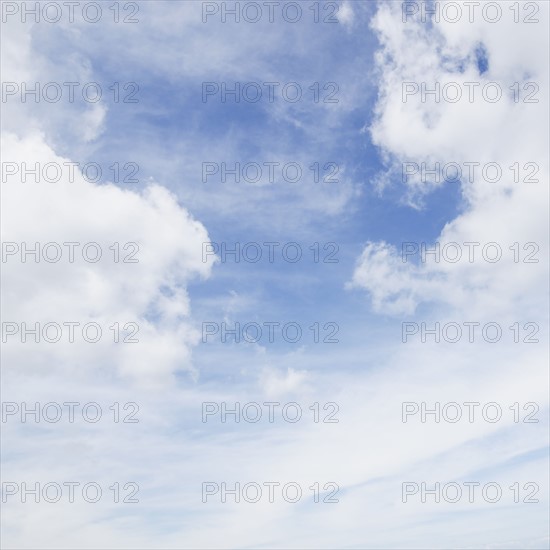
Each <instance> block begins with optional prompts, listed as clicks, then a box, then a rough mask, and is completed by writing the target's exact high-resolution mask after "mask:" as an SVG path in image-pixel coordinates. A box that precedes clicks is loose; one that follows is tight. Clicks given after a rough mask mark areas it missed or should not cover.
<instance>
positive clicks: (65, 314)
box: [2, 133, 213, 381]
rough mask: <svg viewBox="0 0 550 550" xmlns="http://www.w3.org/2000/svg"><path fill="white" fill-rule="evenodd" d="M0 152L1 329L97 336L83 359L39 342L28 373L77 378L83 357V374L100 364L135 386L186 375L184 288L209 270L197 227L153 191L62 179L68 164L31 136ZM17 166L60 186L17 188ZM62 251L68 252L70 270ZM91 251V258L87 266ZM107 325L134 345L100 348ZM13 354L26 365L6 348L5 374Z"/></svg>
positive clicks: (12, 139)
mask: <svg viewBox="0 0 550 550" xmlns="http://www.w3.org/2000/svg"><path fill="white" fill-rule="evenodd" d="M3 145H4V149H3V154H4V158H5V159H6V160H7V159H9V162H10V163H12V164H11V166H12V169H16V170H17V174H14V175H13V176H10V177H9V178H8V181H7V184H5V185H4V188H3V200H4V201H5V202H4V204H9V205H10V208H5V209H4V212H3V216H2V234H3V239H4V251H5V252H6V253H7V255H6V257H5V258H4V262H5V263H4V266H3V268H4V269H3V272H4V273H3V275H4V280H5V283H6V288H9V289H10V291H9V292H6V294H5V296H4V319H5V320H6V321H11V322H23V321H27V323H28V324H30V321H31V320H34V321H35V322H41V323H46V322H50V321H51V322H54V321H56V320H57V322H59V323H61V322H62V321H65V320H73V321H78V322H80V323H81V324H85V323H87V322H89V321H95V322H99V324H100V325H101V326H102V328H103V330H104V332H105V333H107V334H104V336H103V338H102V342H103V345H102V344H101V342H99V343H98V344H85V343H84V345H85V346H86V345H87V346H88V347H87V349H86V351H84V349H83V348H82V347H81V346H74V345H72V346H71V345H70V344H66V345H65V346H63V345H60V344H59V343H57V344H56V345H55V346H51V345H49V346H48V344H47V343H44V342H43V343H42V344H41V346H40V347H36V354H37V356H36V357H35V358H34V359H35V360H36V362H37V363H38V365H37V368H44V367H45V365H47V364H49V365H52V364H56V365H58V366H59V367H64V368H67V369H73V368H77V367H76V362H77V358H78V357H79V354H83V353H84V354H86V355H88V357H89V358H90V361H89V365H90V368H93V365H94V364H98V363H99V364H100V365H101V364H104V362H105V361H107V358H108V357H110V358H111V361H110V362H111V363H112V365H113V368H114V369H115V370H118V373H117V374H119V375H121V374H123V375H124V376H126V377H128V378H131V379H137V380H139V379H140V378H144V379H147V380H149V381H151V380H155V379H162V378H165V377H166V376H169V375H170V374H171V373H173V372H174V371H176V370H178V369H181V370H189V369H190V368H191V363H190V357H189V355H190V348H191V347H192V346H193V345H194V344H196V343H197V340H198V335H197V334H196V331H194V330H193V329H192V327H191V325H190V323H189V322H188V318H189V315H190V304H189V298H188V295H187V292H186V285H187V283H188V282H189V281H190V280H191V279H193V278H195V277H200V278H205V277H208V276H209V274H210V270H211V267H212V263H213V262H212V261H210V262H208V263H206V262H203V261H202V244H203V243H204V242H208V234H207V231H206V229H205V228H204V226H202V225H201V224H200V223H199V222H197V221H196V220H194V219H193V218H192V217H191V215H190V214H189V213H188V212H187V211H186V210H185V209H184V208H183V207H181V206H180V205H179V204H178V203H177V201H176V199H175V197H174V196H173V195H172V194H171V193H170V192H168V191H167V190H166V189H165V188H163V187H162V186H160V185H158V184H152V185H149V186H148V187H146V188H145V189H143V190H142V191H141V192H140V193H137V192H133V191H128V190H122V189H120V188H119V187H117V186H115V185H113V184H105V185H97V184H94V183H90V182H89V181H86V180H85V179H84V177H83V176H82V174H81V173H80V172H79V170H78V168H76V167H74V166H73V173H72V174H71V173H70V170H69V168H70V161H69V159H66V158H63V157H61V156H58V155H56V154H55V152H54V151H53V150H52V149H51V148H50V147H49V146H48V145H47V143H45V141H44V138H43V136H41V135H39V134H33V135H29V136H26V137H24V138H19V137H18V136H16V135H14V134H11V133H10V134H4V135H3ZM24 163H25V164H26V168H29V169H34V168H35V167H36V165H38V167H39V170H40V171H41V172H42V170H43V169H44V167H45V166H48V165H49V166H50V168H49V169H50V170H51V172H50V174H51V178H53V177H54V174H58V172H57V170H58V169H61V170H62V172H61V174H60V176H61V177H60V179H59V181H55V182H47V181H44V180H42V181H40V182H38V183H36V182H35V181H34V179H33V177H32V176H27V179H26V182H23V177H22V171H23V165H24ZM49 163H50V164H49ZM51 178H50V179H51ZM71 180H72V181H71ZM67 242H74V243H78V244H76V245H74V247H73V253H74V258H73V261H71V255H70V246H69V245H66V244H63V243H67ZM8 243H13V244H8ZM36 243H38V255H33V254H32V253H31V254H24V253H23V252H24V251H25V250H28V249H36V247H37V244H36ZM47 243H53V244H51V245H49V246H45V245H47ZM87 243H97V245H90V246H89V247H87V246H86V245H87ZM115 243H118V244H115ZM128 243H132V244H128ZM10 251H13V254H11V253H10ZM88 251H89V253H88ZM98 251H99V253H100V254H101V257H100V258H99V259H98V260H97V261H95V258H96V255H97V253H98ZM48 258H49V259H50V260H49V261H48ZM52 260H53V261H52ZM126 260H127V262H126ZM113 322H123V323H128V322H133V323H137V325H139V327H140V328H139V330H140V334H139V340H140V342H142V343H143V345H139V346H138V345H132V344H128V345H126V346H124V345H123V346H121V345H120V344H119V345H110V346H105V344H104V342H105V339H106V338H109V339H111V340H113V334H109V333H110V331H109V329H108V327H109V326H110V325H112V323H113ZM30 338H31V340H32V337H30ZM13 340H16V339H15V338H13V337H12V338H10V341H13ZM81 343H82V342H81ZM15 349H18V350H19V351H20V352H22V351H23V350H25V349H27V351H26V352H25V355H26V357H27V358H29V355H28V346H23V344H21V345H20V346H17V345H15V346H12V345H10V346H8V347H7V350H6V352H7V358H8V359H9V363H10V365H11V366H9V367H8V368H22V367H21V366H20V365H19V366H17V365H18V363H19V361H17V360H16V358H17V356H12V355H11V353H16V351H15ZM40 357H42V359H39V358H40ZM56 358H57V360H56ZM112 358H115V360H114V361H112ZM29 359H30V358H29ZM33 362H34V360H31V361H30V363H33ZM114 365H117V366H114ZM78 368H81V367H78Z"/></svg>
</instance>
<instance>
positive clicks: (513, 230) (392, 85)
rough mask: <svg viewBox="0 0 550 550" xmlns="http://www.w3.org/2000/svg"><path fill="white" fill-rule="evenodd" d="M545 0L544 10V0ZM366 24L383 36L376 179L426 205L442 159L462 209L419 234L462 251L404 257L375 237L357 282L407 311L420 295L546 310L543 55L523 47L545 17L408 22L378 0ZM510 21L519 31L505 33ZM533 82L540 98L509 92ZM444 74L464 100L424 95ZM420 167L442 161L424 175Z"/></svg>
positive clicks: (537, 44)
mask: <svg viewBox="0 0 550 550" xmlns="http://www.w3.org/2000/svg"><path fill="white" fill-rule="evenodd" d="M540 9H541V20H543V19H544V17H545V16H547V9H548V6H547V5H544V6H543V5H542V4H541V5H540ZM542 12H544V13H542ZM371 26H372V28H373V29H374V31H375V32H376V33H377V35H378V37H379V40H380V43H381V48H380V49H379V51H378V52H377V54H376V63H377V68H378V74H379V98H378V101H377V104H376V106H375V117H374V120H373V122H372V124H371V125H370V127H369V131H370V134H371V136H372V140H373V143H375V144H376V145H377V146H378V147H379V150H380V154H381V156H382V157H383V158H384V159H385V162H386V166H387V171H386V172H385V173H384V174H379V176H378V178H377V180H376V181H377V183H378V184H380V183H382V187H384V186H387V185H391V186H393V187H394V188H397V189H400V190H402V196H403V202H405V203H408V204H411V205H413V206H415V207H416V208H422V207H423V197H425V196H426V195H427V194H429V193H431V192H432V191H433V190H434V189H436V188H437V187H440V186H442V185H445V184H446V182H445V170H444V168H443V167H445V165H448V168H447V179H451V180H453V179H454V180H459V183H460V187H461V194H462V197H463V201H464V205H463V208H462V213H461V214H460V215H458V216H457V217H456V218H455V219H452V220H449V221H448V222H447V224H446V225H445V226H444V228H443V230H442V231H441V234H440V235H439V236H438V237H437V239H436V242H437V243H439V245H436V244H435V242H427V243H424V244H425V245H426V246H427V247H428V248H433V247H434V246H440V247H441V248H443V247H445V245H449V246H448V247H447V248H445V251H447V250H450V248H449V247H452V246H454V245H453V243H458V244H459V246H460V247H461V252H460V253H461V257H460V258H459V259H458V260H456V261H454V257H455V254H454V252H453V254H449V257H451V260H452V261H445V260H446V258H442V259H441V258H440V259H436V258H435V256H433V255H428V256H427V257H426V261H425V262H423V263H420V262H419V261H418V260H419V259H420V254H418V255H417V256H415V257H413V259H412V260H411V258H410V257H409V262H408V263H406V264H402V263H401V262H402V255H401V250H397V249H396V248H392V247H389V246H387V245H385V244H384V243H370V244H369V245H368V246H367V247H366V248H365V251H364V253H363V255H362V257H361V258H360V259H359V261H358V264H357V268H356V271H355V273H354V276H353V283H352V284H353V285H355V286H363V287H364V288H366V289H367V290H368V291H369V292H370V294H371V296H372V299H373V305H374V307H375V308H376V309H377V310H378V311H380V310H384V311H386V312H388V313H410V312H411V311H414V309H415V308H416V307H417V305H418V304H419V303H421V302H426V301H440V302H442V303H446V304H451V305H452V306H454V307H460V304H461V303H463V304H468V307H469V308H470V307H474V308H476V310H477V311H479V312H481V313H482V312H485V313H489V312H491V313H492V314H495V313H504V312H505V311H506V310H510V307H511V306H512V308H513V307H514V306H518V307H520V306H521V307H522V308H524V309H523V311H531V312H535V311H537V313H538V315H539V316H541V317H543V318H544V311H545V308H546V303H547V297H546V296H543V297H541V296H540V289H541V288H545V285H544V281H545V280H546V278H547V277H548V263H547V255H546V254H545V251H546V250H547V247H548V231H547V217H548V209H547V205H548V181H549V180H548V174H549V171H548V160H547V155H546V151H547V150H548V146H549V144H548V137H547V131H546V130H547V129H546V122H545V121H546V120H548V105H547V102H546V101H544V100H543V99H542V98H544V97H546V94H547V92H548V89H547V82H548V66H547V64H546V62H545V61H546V60H545V59H543V57H544V56H534V55H529V54H528V53H527V52H528V51H539V50H545V49H547V41H548V37H547V36H546V33H545V31H544V26H543V25H542V23H540V24H538V25H517V24H515V23H514V21H513V18H512V17H508V18H503V20H502V21H500V22H499V23H498V24H490V23H486V22H484V21H483V19H482V18H481V17H477V18H476V19H475V22H474V23H469V22H468V21H467V19H466V18H465V20H463V21H462V22H461V23H450V22H446V21H445V20H442V21H441V22H440V23H433V24H429V23H426V22H423V21H422V20H421V17H420V15H418V16H417V17H413V18H409V20H408V21H407V22H403V20H402V5H401V4H400V3H396V2H393V3H392V2H388V3H383V4H381V6H380V9H379V10H378V12H377V14H376V16H375V17H374V18H373V20H372V23H371ZM511 33H514V36H517V38H518V39H517V41H516V40H514V41H511V40H509V39H508V37H509V35H510V34H511ZM480 45H482V46H483V47H482V50H483V52H484V56H485V57H486V59H487V70H486V71H483V72H482V71H480V69H479V66H478V57H476V52H478V51H479V49H480ZM530 82H534V83H535V84H536V86H538V88H537V90H538V92H537V93H538V95H537V98H538V100H537V102H536V103H529V102H524V99H525V98H526V96H525V95H521V96H518V95H517V93H516V92H514V90H516V89H520V90H522V92H521V94H525V93H526V92H525V90H530V91H533V90H534V89H535V88H532V85H531V84H529V83H530ZM468 83H477V86H475V87H474V86H472V87H471V88H469V87H468ZM515 83H517V84H515ZM446 85H450V86H451V87H452V89H453V90H457V89H458V90H460V93H461V94H462V96H461V99H460V100H459V101H456V102H454V101H446V100H445V98H444V94H443V93H441V94H440V95H441V97H440V98H439V101H435V96H434V95H433V94H432V95H429V94H428V95H426V96H424V97H423V94H422V87H423V86H425V88H426V89H427V90H434V89H435V87H436V86H439V89H440V91H441V90H443V89H444V88H445V86H446ZM488 85H489V86H490V87H495V89H496V87H499V88H500V89H501V90H502V97H501V99H500V100H499V101H496V102H491V101H487V100H486V99H485V96H484V94H483V90H484V89H486V88H485V87H486V86H488ZM405 86H409V87H408V88H405ZM511 88H512V89H511ZM447 89H448V90H450V89H451V88H447ZM470 89H471V90H474V91H472V93H473V94H474V95H473V96H472V101H470V95H469V94H470V91H469V90H470ZM404 90H406V91H410V93H409V94H407V93H405V92H404ZM514 93H516V95H515V96H514ZM447 97H451V93H450V92H449V95H448V96H447ZM452 97H453V98H454V95H452ZM487 97H493V96H492V95H489V94H488V93H487ZM405 163H408V164H407V167H408V168H407V169H405V168H404V164H405ZM469 163H476V164H469ZM489 163H492V164H489ZM514 163H518V166H520V167H521V170H522V172H521V176H520V178H519V180H520V181H515V179H514V178H515V177H516V176H515V175H514V172H513V170H512V167H511V165H513V164H514ZM527 163H531V165H530V166H527V167H526V164H527ZM457 166H458V170H460V172H458V171H457V168H456V167H457ZM422 167H424V168H425V169H427V170H432V171H434V170H435V172H437V173H436V174H432V175H431V176H430V175H427V176H426V175H424V177H422ZM526 168H527V170H526ZM516 169H517V168H516ZM529 169H532V170H533V171H534V170H536V173H537V175H536V179H537V180H538V181H536V182H533V181H534V180H531V181H527V180H526V181H523V180H524V179H526V174H527V171H528V170H529ZM406 170H408V175H407V174H405V171H406ZM469 170H471V171H469ZM492 170H495V171H494V172H493V171H492ZM498 170H501V175H500V177H498ZM413 172H414V173H413ZM497 177H498V180H497ZM403 180H405V181H403ZM447 185H449V183H447ZM469 242H474V243H479V248H478V252H477V255H476V257H475V259H474V261H473V262H472V261H471V260H470V256H469V254H468V248H467V246H466V245H465V244H464V243H469ZM493 242H495V243H497V245H499V246H500V247H501V248H502V251H503V252H502V259H501V260H499V261H498V262H495V263H492V262H491V261H486V260H484V258H483V257H482V253H481V252H482V248H483V247H484V246H485V245H487V243H493ZM514 243H519V247H520V248H521V247H524V246H525V247H526V248H528V247H529V246H531V249H532V250H533V249H534V248H537V249H538V250H539V251H540V252H539V253H538V254H537V255H536V259H537V260H538V263H524V262H523V260H524V258H525V257H526V253H525V252H524V251H523V250H522V251H521V258H520V257H519V256H516V257H514V253H513V251H511V250H510V249H509V247H511V246H514ZM528 243H534V245H528ZM417 245H418V247H420V246H421V243H417ZM515 246H517V245H515ZM533 247H534V248H533ZM445 251H444V252H445ZM415 259H416V263H414V260H415ZM518 260H519V261H518ZM390 282H391V283H390ZM502 296H506V297H507V299H506V301H505V302H504V301H503V300H502V299H501V298H502ZM537 306H538V309H537Z"/></svg>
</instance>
